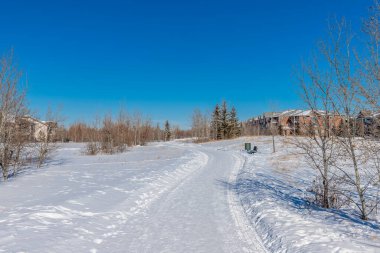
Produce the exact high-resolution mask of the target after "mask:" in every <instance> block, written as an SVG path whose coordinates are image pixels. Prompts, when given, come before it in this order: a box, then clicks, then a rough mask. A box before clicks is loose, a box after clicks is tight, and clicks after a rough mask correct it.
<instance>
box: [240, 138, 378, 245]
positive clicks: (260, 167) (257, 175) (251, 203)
mask: <svg viewBox="0 0 380 253" xmlns="http://www.w3.org/2000/svg"><path fill="white" fill-rule="evenodd" d="M245 141H251V142H253V145H256V146H258V147H259V152H258V153H257V154H255V155H254V156H252V155H248V154H242V155H243V156H244V157H245V159H246V162H245V164H244V166H243V168H242V170H241V171H240V173H239V175H238V179H237V183H236V185H234V188H235V190H236V192H237V193H238V195H239V197H240V199H241V203H242V205H243V207H244V210H245V211H246V213H247V215H248V216H249V218H250V220H251V222H252V224H253V226H254V228H255V229H256V231H257V233H258V234H259V235H260V236H261V238H262V240H263V242H264V244H265V246H266V247H267V248H268V250H269V251H272V252H380V223H379V222H378V221H375V220H372V221H368V222H364V221H362V220H361V219H360V218H359V217H358V216H355V215H353V213H350V212H348V211H347V210H326V209H322V208H319V207H317V206H315V205H313V204H312V203H310V202H309V201H308V199H311V196H308V194H309V193H308V192H307V188H308V187H310V185H311V181H312V180H313V179H314V173H315V172H314V171H313V170H311V169H310V168H309V167H308V166H307V164H306V163H305V162H304V161H303V159H302V156H300V155H297V153H296V151H295V150H294V148H293V147H292V146H290V145H289V144H287V142H286V137H284V138H282V137H276V143H277V144H276V145H277V146H276V150H277V152H276V153H272V140H271V137H257V138H251V139H246V140H245ZM377 220H379V219H377Z"/></svg>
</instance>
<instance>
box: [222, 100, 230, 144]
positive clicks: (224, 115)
mask: <svg viewBox="0 0 380 253" xmlns="http://www.w3.org/2000/svg"><path fill="white" fill-rule="evenodd" d="M220 123H221V131H222V139H226V138H228V112H227V103H226V101H223V104H222V110H221V112H220Z"/></svg>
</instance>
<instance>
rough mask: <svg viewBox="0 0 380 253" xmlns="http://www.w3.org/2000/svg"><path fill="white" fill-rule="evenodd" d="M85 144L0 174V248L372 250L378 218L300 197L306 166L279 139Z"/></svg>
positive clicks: (308, 175) (376, 246) (378, 236)
mask: <svg viewBox="0 0 380 253" xmlns="http://www.w3.org/2000/svg"><path fill="white" fill-rule="evenodd" d="M244 142H252V143H253V144H254V145H256V146H258V147H259V152H258V153H257V154H254V155H248V154H246V153H244V152H242V151H241V149H242V148H243V143H244ZM83 148H84V145H83V144H62V146H61V147H60V148H59V149H58V150H57V152H56V155H55V156H54V157H53V159H52V160H51V162H50V163H49V164H48V165H47V166H45V167H43V168H41V169H36V170H28V171H25V172H23V173H21V174H20V175H19V176H17V177H15V178H12V179H11V180H9V181H8V182H0V252H380V229H379V226H380V224H379V223H378V222H376V221H370V222H366V223H363V222H362V221H361V220H360V219H358V218H355V217H354V216H351V215H348V214H347V213H345V212H342V211H326V210H322V209H320V208H317V207H315V206H312V205H310V204H308V203H307V201H305V199H306V196H305V194H307V193H306V189H307V188H308V187H309V185H310V181H311V180H313V179H314V172H313V171H312V170H310V169H308V166H306V164H304V163H303V162H302V158H301V157H299V156H297V155H292V154H291V153H292V152H290V151H289V147H288V146H287V145H286V144H284V142H282V141H281V140H280V141H279V142H278V146H277V148H278V152H276V153H275V154H273V153H272V152H271V140H270V138H268V137H259V138H240V139H236V140H231V141H219V142H211V143H205V144H192V143H186V142H181V141H173V142H168V143H153V144H149V145H148V146H146V147H135V148H132V149H131V150H130V151H128V152H126V153H123V154H117V155H98V156H86V155H83V154H82V153H81V152H82V150H83Z"/></svg>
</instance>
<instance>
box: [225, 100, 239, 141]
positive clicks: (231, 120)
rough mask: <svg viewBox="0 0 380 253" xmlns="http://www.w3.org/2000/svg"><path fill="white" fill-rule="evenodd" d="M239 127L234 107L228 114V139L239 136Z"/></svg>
mask: <svg viewBox="0 0 380 253" xmlns="http://www.w3.org/2000/svg"><path fill="white" fill-rule="evenodd" d="M240 133H241V127H240V124H239V120H238V117H237V113H236V109H235V107H232V109H231V111H230V112H229V114H228V138H236V137H238V136H240Z"/></svg>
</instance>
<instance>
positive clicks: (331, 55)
mask: <svg viewBox="0 0 380 253" xmlns="http://www.w3.org/2000/svg"><path fill="white" fill-rule="evenodd" d="M329 28H330V29H329V31H330V33H329V40H328V41H326V42H324V43H321V45H320V46H321V52H322V55H323V56H324V57H325V59H326V63H327V69H329V74H330V77H329V78H330V80H331V81H332V83H334V90H333V92H334V94H333V95H332V101H333V106H334V113H335V114H338V115H340V116H341V117H342V118H343V119H344V120H343V121H342V125H341V129H342V132H341V133H340V134H339V135H338V136H337V138H336V139H337V141H338V142H337V144H338V145H339V149H337V150H339V151H340V154H339V160H338V161H339V162H336V163H335V165H334V166H335V167H336V168H338V169H339V170H340V171H341V172H342V173H343V174H344V176H345V180H346V185H347V187H350V186H352V187H353V188H354V189H355V191H356V194H352V191H350V190H347V191H345V195H346V197H347V198H349V199H350V200H351V202H352V203H354V204H355V206H356V207H357V208H358V210H359V211H360V214H361V218H362V219H363V220H367V219H368V215H369V214H370V210H371V209H372V208H371V204H370V203H368V202H369V198H368V189H369V188H368V187H369V186H370V185H371V184H372V182H373V175H372V173H371V171H370V170H368V169H367V166H366V165H367V162H368V155H367V154H368V152H366V150H365V148H364V147H365V146H366V143H365V142H363V139H360V138H356V124H355V122H356V116H357V114H358V113H359V111H360V110H361V109H362V108H363V103H361V102H362V97H361V94H362V93H361V85H360V82H361V80H360V78H359V76H358V74H357V73H356V72H355V69H357V68H358V67H359V66H358V65H357V64H355V57H354V56H353V50H352V40H353V35H352V33H351V31H350V29H349V27H348V25H347V23H346V21H345V20H344V19H343V20H342V21H340V22H334V23H333V24H330V27H329ZM349 169H352V173H350V171H349Z"/></svg>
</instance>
